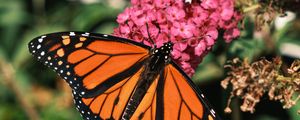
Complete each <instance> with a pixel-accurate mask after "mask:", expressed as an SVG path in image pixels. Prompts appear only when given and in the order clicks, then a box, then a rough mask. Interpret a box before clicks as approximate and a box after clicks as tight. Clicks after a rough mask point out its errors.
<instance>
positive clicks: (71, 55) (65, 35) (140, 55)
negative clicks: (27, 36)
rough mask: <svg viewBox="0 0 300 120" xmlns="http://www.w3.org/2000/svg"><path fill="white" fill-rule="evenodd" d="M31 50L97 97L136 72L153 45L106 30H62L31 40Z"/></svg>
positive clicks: (83, 91)
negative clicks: (91, 32) (101, 31)
mask: <svg viewBox="0 0 300 120" xmlns="http://www.w3.org/2000/svg"><path fill="white" fill-rule="evenodd" d="M29 51H30V52H31V53H32V54H33V55H34V57H36V58H37V59H38V60H39V61H41V62H43V63H44V64H45V65H47V66H49V67H50V68H52V69H53V70H54V71H56V72H57V73H58V74H59V76H61V77H62V78H64V79H65V80H66V82H67V83H69V85H70V86H71V88H72V89H73V90H75V91H76V92H78V93H79V94H81V96H84V97H93V96H96V95H98V94H101V93H104V92H105V91H106V90H107V89H109V88H111V87H112V86H114V85H115V84H117V83H119V82H120V81H122V80H124V79H125V78H127V77H129V76H132V75H133V74H135V73H136V72H137V71H138V70H139V69H140V68H141V67H142V65H143V63H144V60H145V59H146V58H147V57H148V56H149V47H148V46H145V45H142V44H139V43H136V42H132V41H130V40H127V39H122V38H118V37H114V36H109V35H104V34H90V33H81V32H61V33H52V34H47V35H43V36H40V37H37V38H35V39H33V40H32V41H31V42H30V43H29Z"/></svg>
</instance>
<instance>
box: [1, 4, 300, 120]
mask: <svg viewBox="0 0 300 120" xmlns="http://www.w3.org/2000/svg"><path fill="white" fill-rule="evenodd" d="M237 1H238V3H240V6H238V7H241V8H242V7H243V6H242V4H244V3H243V2H245V1H248V2H249V0H237ZM253 1H254V3H255V2H260V0H253ZM274 1H276V0H274ZM296 1H297V0H296ZM263 2H265V1H263ZM263 2H262V3H263ZM128 5H129V0H0V36H1V38H0V120H26V119H31V120H39V119H40V120H54V119H55V120H71V119H72V120H80V119H82V118H81V117H80V115H79V113H78V112H77V110H76V109H75V107H74V105H73V100H72V96H71V92H70V89H69V87H68V86H67V85H66V83H64V81H63V80H61V78H59V77H57V75H56V74H55V73H54V72H53V71H52V70H50V69H48V68H47V67H45V66H44V65H43V64H42V63H39V62H37V61H36V60H35V59H33V57H32V56H31V55H30V54H29V52H28V49H27V43H28V42H29V41H30V40H31V39H32V38H35V37H36V36H39V35H41V34H45V33H51V32H59V31H88V32H96V33H106V34H111V33H112V32H113V28H114V27H117V23H116V17H117V15H118V14H119V13H121V12H122V10H124V8H125V7H126V6H128ZM237 5H239V4H237ZM296 5H297V4H296ZM298 7H299V6H298ZM249 9H250V8H249ZM252 9H255V8H252ZM298 9H299V8H293V9H291V11H290V12H285V14H284V15H283V16H280V15H276V14H275V15H273V14H272V13H271V12H270V11H267V12H266V11H262V12H261V13H260V14H258V13H257V11H255V13H256V14H253V13H251V12H249V13H247V12H248V11H244V12H245V13H247V14H245V16H244V21H243V23H241V26H240V27H241V29H242V33H241V37H240V38H238V39H237V40H234V41H233V42H232V43H230V44H224V43H222V42H221V40H219V41H220V42H219V43H218V44H217V45H215V46H214V48H213V50H212V52H211V53H209V54H208V55H207V56H206V57H205V59H204V60H203V62H202V63H201V64H200V65H199V67H198V68H197V72H196V74H195V75H194V76H193V80H194V82H195V83H196V84H197V85H198V86H199V87H200V88H201V90H202V91H203V92H204V94H205V95H206V97H207V98H208V100H209V101H210V103H211V104H212V105H213V106H214V107H215V109H216V111H217V113H218V114H219V115H220V116H221V117H222V118H224V119H231V120H299V119H300V116H299V115H298V114H297V110H299V109H300V104H299V103H297V105H296V106H294V107H292V108H291V109H288V110H286V109H283V108H282V105H281V103H280V102H274V101H269V99H268V98H267V97H265V98H263V99H261V101H260V103H258V104H257V106H256V111H255V112H254V113H253V114H251V113H248V112H241V111H240V109H239V106H240V102H241V101H240V100H239V99H233V102H232V106H231V108H232V111H233V112H232V113H231V114H224V112H223V111H224V108H225V107H226V101H227V99H228V96H229V91H230V90H224V89H223V88H222V87H221V86H220V82H221V81H222V80H223V79H224V78H225V75H226V71H225V70H224V64H225V63H226V61H227V60H230V59H232V58H234V57H239V58H241V59H243V58H248V60H249V61H250V62H252V61H255V60H258V59H260V58H262V57H265V58H267V59H272V58H273V57H275V56H282V57H283V59H284V60H286V62H289V61H293V60H294V59H297V58H300V19H299V13H297V12H295V11H298V12H299V10H298ZM250 10H251V9H250ZM250 10H249V11H250ZM293 11H294V12H293ZM266 13H268V14H266ZM259 15H260V16H259ZM272 15H273V16H272ZM260 17H261V18H260ZM266 19H268V20H270V21H268V20H266ZM259 20H265V21H259ZM265 22H266V24H265ZM258 23H261V24H258Z"/></svg>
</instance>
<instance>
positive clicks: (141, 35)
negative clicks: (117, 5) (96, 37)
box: [114, 0, 242, 76]
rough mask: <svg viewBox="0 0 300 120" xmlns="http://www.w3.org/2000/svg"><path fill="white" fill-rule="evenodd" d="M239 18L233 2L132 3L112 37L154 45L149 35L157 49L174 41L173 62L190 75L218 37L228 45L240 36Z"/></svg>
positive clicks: (145, 0)
mask: <svg viewBox="0 0 300 120" xmlns="http://www.w3.org/2000/svg"><path fill="white" fill-rule="evenodd" d="M241 19H242V17H241V15H240V14H239V13H238V12H237V11H234V0H202V1H201V2H200V1H197V0H193V1H192V3H185V2H184V0H131V7H128V8H126V9H125V10H124V12H123V13H121V14H119V16H118V18H117V22H118V23H119V27H117V28H115V30H114V35H117V36H120V37H124V38H129V39H132V40H135V41H137V42H142V43H144V44H146V45H149V46H153V45H152V44H151V42H150V41H149V39H150V38H149V36H148V32H149V34H150V37H151V39H153V40H154V42H155V44H157V46H158V47H159V46H161V45H162V44H163V43H165V42H167V41H171V42H173V43H174V46H173V51H172V58H173V60H175V62H176V63H177V64H178V65H180V66H181V68H182V69H183V70H184V71H185V72H186V73H187V74H188V75H189V76H192V75H193V74H194V73H195V69H196V67H197V66H198V64H199V63H200V62H201V60H202V58H203V57H204V56H205V55H206V54H207V53H208V52H209V51H210V50H211V49H212V47H213V45H214V44H215V43H216V39H217V38H218V37H223V39H224V41H225V42H227V43H228V42H230V41H231V40H233V39H234V38H237V37H238V36H239V34H240V31H239V29H238V28H237V25H238V23H239V21H240V20H241ZM146 24H147V25H148V27H147V26H146ZM220 30H222V31H224V34H219V32H220ZM220 35H223V36H220Z"/></svg>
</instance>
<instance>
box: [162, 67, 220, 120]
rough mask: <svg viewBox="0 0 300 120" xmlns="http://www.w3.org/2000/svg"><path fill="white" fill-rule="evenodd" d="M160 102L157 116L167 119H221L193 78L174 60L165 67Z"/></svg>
mask: <svg viewBox="0 0 300 120" xmlns="http://www.w3.org/2000/svg"><path fill="white" fill-rule="evenodd" d="M158 86H159V90H158V96H157V98H158V99H159V101H162V102H160V103H159V104H157V110H160V111H161V112H157V113H162V114H159V115H157V116H159V118H164V119H165V120H167V119H170V120H174V119H180V120H203V119H204V120H215V119H220V118H219V117H218V116H217V115H216V114H215V111H214V110H213V109H212V107H211V106H210V105H209V104H208V102H207V100H206V99H205V98H204V95H203V94H202V93H201V92H200V90H198V88H197V87H196V86H195V84H194V83H193V82H192V80H191V79H190V78H189V77H188V76H187V75H186V74H185V73H184V72H183V71H182V70H181V69H180V67H179V66H177V65H176V64H175V63H174V62H171V64H168V65H167V66H166V67H165V69H164V80H163V81H161V83H159V85H158Z"/></svg>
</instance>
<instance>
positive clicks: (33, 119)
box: [0, 59, 39, 120]
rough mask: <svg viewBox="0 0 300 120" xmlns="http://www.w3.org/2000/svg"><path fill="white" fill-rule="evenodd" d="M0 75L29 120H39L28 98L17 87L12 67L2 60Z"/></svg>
mask: <svg viewBox="0 0 300 120" xmlns="http://www.w3.org/2000/svg"><path fill="white" fill-rule="evenodd" d="M0 74H2V76H3V81H2V82H3V84H4V85H6V86H7V87H8V89H10V90H11V91H12V92H13V93H14V94H15V96H16V99H17V101H19V103H20V104H21V106H22V108H23V109H24V111H25V112H26V114H27V116H28V117H29V118H30V120H39V116H38V113H37V111H36V110H35V109H34V107H33V106H32V104H30V102H29V98H28V97H27V96H25V94H24V93H23V92H22V90H20V87H18V86H19V85H18V84H17V82H16V81H17V80H16V77H15V76H16V75H15V70H14V68H13V66H12V65H11V64H10V63H8V62H5V61H4V60H2V59H0Z"/></svg>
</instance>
